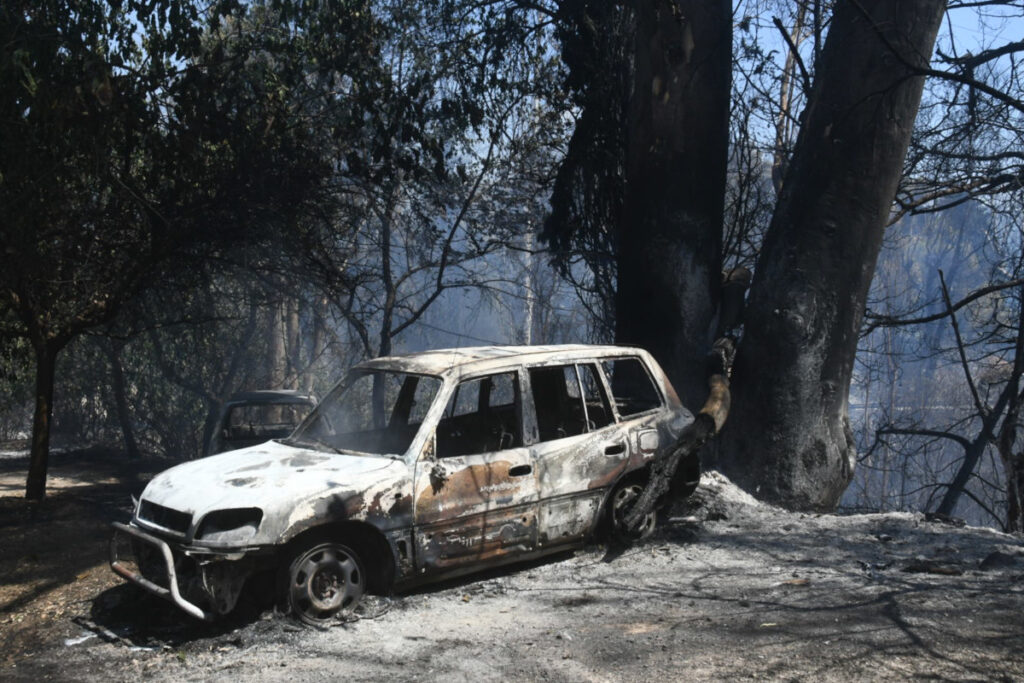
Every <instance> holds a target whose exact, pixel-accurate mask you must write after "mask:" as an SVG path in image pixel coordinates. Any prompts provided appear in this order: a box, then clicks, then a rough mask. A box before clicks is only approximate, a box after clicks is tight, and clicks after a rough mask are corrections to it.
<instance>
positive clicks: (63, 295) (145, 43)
mask: <svg viewBox="0 0 1024 683" xmlns="http://www.w3.org/2000/svg"><path fill="white" fill-rule="evenodd" d="M232 10H235V11H237V8H236V7H234V5H233V3H226V4H222V5H216V6H213V7H210V8H208V11H205V12H201V11H200V9H199V8H198V7H197V6H193V5H183V4H181V3H174V2H166V3H164V2H158V3H135V2H127V3H124V4H119V5H116V6H112V5H108V4H107V3H102V2H87V3H66V2H62V1H60V0H54V1H53V2H44V3H31V4H21V3H14V4H7V5H4V8H3V10H2V11H0V38H2V45H3V48H2V49H3V54H2V56H0V78H2V82H0V89H2V92H3V94H2V95H0V126H2V127H3V138H4V141H5V142H4V147H3V154H2V158H0V205H2V206H3V207H4V224H3V229H2V232H0V249H2V252H3V258H4V264H3V268H0V294H2V297H3V302H4V304H3V305H4V310H5V311H10V312H11V313H12V314H13V316H14V317H15V318H16V319H17V321H18V326H19V328H20V332H21V333H22V334H24V335H25V337H26V338H27V339H28V340H29V342H30V344H31V346H32V348H33V351H34V355H35V360H36V373H35V374H36V392H35V396H36V399H35V402H36V408H35V417H34V422H33V439H32V457H31V465H30V471H29V477H28V483H27V487H26V495H27V497H29V498H32V499H38V498H40V497H42V495H43V493H44V490H45V482H46V470H47V453H48V446H49V427H50V416H51V413H52V406H53V386H54V379H55V378H54V373H55V369H56V360H57V355H58V353H59V352H60V351H61V350H62V349H63V348H64V347H65V346H66V345H67V344H68V343H69V342H70V341H71V340H72V339H74V338H76V337H77V336H78V335H80V334H81V333H83V332H84V331H86V330H89V329H93V328H95V327H97V326H99V325H102V324H105V323H107V322H109V321H111V320H112V319H113V318H114V316H115V315H117V313H118V312H119V310H120V309H121V308H122V306H123V305H124V304H125V303H126V302H127V301H128V300H130V299H132V298H133V297H134V296H135V295H137V294H138V293H139V292H140V291H141V290H142V289H144V288H145V287H146V286H147V285H148V284H151V283H152V282H154V281H156V280H159V278H160V277H161V273H162V272H163V270H164V269H166V268H168V267H172V266H173V267H174V268H177V269H181V268H183V267H185V264H186V263H187V262H188V260H189V259H193V258H195V257H197V256H199V255H201V253H202V252H203V251H204V250H206V249H209V248H213V247H215V246H216V245H218V244H221V245H231V244H233V242H234V241H235V240H237V239H238V238H239V236H240V235H242V234H246V233H249V232H250V231H254V230H258V229H259V228H260V227H261V226H262V225H266V214H267V213H268V212H271V211H273V212H278V211H280V210H281V209H283V208H286V207H291V206H296V205H301V203H302V200H303V197H304V195H303V193H305V192H307V191H308V190H309V188H311V187H313V186H314V184H315V183H314V180H313V177H315V174H316V173H317V172H318V171H319V170H320V169H321V168H322V166H321V165H318V164H316V163H315V162H316V157H314V156H312V155H309V154H307V150H309V149H315V147H312V146H310V145H308V144H306V143H307V142H308V141H307V140H305V139H304V135H305V130H304V128H303V127H301V126H296V125H295V123H296V122H295V120H294V117H293V116H292V115H291V114H292V111H293V110H291V109H290V107H291V103H290V102H288V101H287V99H286V98H284V97H281V92H282V90H281V88H282V84H281V83H280V82H275V78H276V77H277V76H279V75H280V72H278V71H275V68H276V66H277V64H273V65H271V64H269V63H268V62H266V61H263V62H261V60H260V55H261V53H260V52H259V48H262V47H263V46H262V45H258V44H257V45H254V44H253V43H249V44H248V47H249V48H251V49H252V50H253V51H249V50H242V51H237V50H236V51H235V52H234V53H232V52H231V51H230V50H226V49H225V43H224V42H223V41H218V40H215V39H213V40H212V39H211V35H212V34H211V33H209V32H208V33H205V34H204V30H206V29H207V28H208V27H209V29H210V30H212V31H214V32H216V31H217V30H226V29H225V26H228V25H230V24H231V22H232V16H231V11H232ZM350 10H351V11H353V13H354V16H356V17H358V16H359V11H358V8H355V9H352V8H350ZM278 16H279V18H280V19H281V20H283V21H284V20H287V17H286V14H279V15H278ZM207 22H209V23H207ZM357 35H360V34H357ZM339 49H340V46H339ZM254 56H255V58H253V57H254ZM240 65H245V66H246V67H247V68H246V69H243V70H238V69H237V67H238V66H240ZM294 73H295V74H298V75H302V74H304V73H305V72H304V71H303V70H298V71H295V72H294ZM214 93H216V94H214Z"/></svg>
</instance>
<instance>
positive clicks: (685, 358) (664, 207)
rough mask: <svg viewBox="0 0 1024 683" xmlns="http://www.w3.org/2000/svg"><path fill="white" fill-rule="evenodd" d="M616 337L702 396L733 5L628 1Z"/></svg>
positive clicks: (717, 248) (695, 399)
mask: <svg viewBox="0 0 1024 683" xmlns="http://www.w3.org/2000/svg"><path fill="white" fill-rule="evenodd" d="M634 54H635V72H634V73H635V77H634V82H633V90H632V93H631V97H630V104H629V111H628V116H627V119H628V124H629V125H628V128H627V130H628V132H627V140H626V189H625V200H624V212H623V217H622V221H621V225H620V227H619V239H618V249H617V254H616V258H617V278H618V281H617V291H616V298H615V301H616V306H615V309H616V310H615V316H616V327H615V339H616V341H617V342H619V343H623V344H636V345H639V346H642V347H644V348H646V349H648V350H649V351H650V352H651V353H652V354H654V356H655V358H657V359H658V362H659V363H660V364H661V366H662V367H663V368H664V369H665V371H666V373H667V374H668V376H669V378H670V379H671V381H672V383H673V385H674V386H675V388H676V390H677V391H678V393H679V397H680V398H681V399H682V401H683V403H684V404H685V405H686V406H687V407H688V408H690V409H691V410H693V411H694V412H696V411H697V410H698V409H699V408H700V406H701V405H702V404H703V402H704V398H705V395H706V384H705V381H704V380H705V368H704V367H703V364H702V363H701V362H695V361H694V359H703V358H704V357H705V356H706V355H707V354H708V352H709V350H710V349H711V344H712V342H713V341H714V333H715V329H714V328H715V320H714V318H715V313H716V309H717V305H718V297H719V289H720V287H721V225H722V218H723V207H724V196H725V178H726V160H727V157H728V145H729V95H730V83H731V78H732V72H731V65H732V7H731V3H730V2H728V1H726V0H713V1H709V0H663V1H659V2H653V3H637V4H636V44H635V53H634Z"/></svg>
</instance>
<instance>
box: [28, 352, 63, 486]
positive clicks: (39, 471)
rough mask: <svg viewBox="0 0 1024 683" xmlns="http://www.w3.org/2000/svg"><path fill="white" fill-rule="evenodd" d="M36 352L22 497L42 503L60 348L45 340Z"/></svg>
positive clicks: (47, 466)
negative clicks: (26, 474)
mask: <svg viewBox="0 0 1024 683" xmlns="http://www.w3.org/2000/svg"><path fill="white" fill-rule="evenodd" d="M33 346H34V348H35V352H36V408H35V414H34V415H33V418H32V450H31V453H30V456H29V465H28V480H27V482H26V484H25V497H26V498H28V499H29V500H42V499H43V496H45V495H46V472H47V469H48V468H49V460H50V418H51V417H52V416H53V380H54V375H55V370H56V367H57V352H58V350H59V349H60V345H58V344H55V343H53V342H48V340H44V341H39V342H36V343H34V344H33Z"/></svg>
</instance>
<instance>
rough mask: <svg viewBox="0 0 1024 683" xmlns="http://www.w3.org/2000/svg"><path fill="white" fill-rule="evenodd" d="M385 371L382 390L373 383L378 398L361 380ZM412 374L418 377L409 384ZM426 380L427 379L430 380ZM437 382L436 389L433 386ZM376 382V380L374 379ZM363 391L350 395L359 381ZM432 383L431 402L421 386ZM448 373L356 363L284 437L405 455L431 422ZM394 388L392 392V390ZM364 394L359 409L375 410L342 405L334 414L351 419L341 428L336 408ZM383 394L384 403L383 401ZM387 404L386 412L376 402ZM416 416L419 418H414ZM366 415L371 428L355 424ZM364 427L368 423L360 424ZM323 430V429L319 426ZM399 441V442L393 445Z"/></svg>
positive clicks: (362, 452) (361, 452) (348, 450)
mask: <svg viewBox="0 0 1024 683" xmlns="http://www.w3.org/2000/svg"><path fill="white" fill-rule="evenodd" d="M377 376H379V377H382V378H384V381H383V382H382V383H381V385H380V386H381V392H382V393H381V394H380V396H377V393H376V392H377V389H371V393H372V394H373V396H374V398H370V396H369V395H365V394H367V390H366V387H364V386H359V385H360V381H361V380H365V378H367V377H377ZM393 378H397V379H398V380H399V381H398V382H397V383H395V382H394V381H391V382H389V379H392V380H393ZM410 379H415V380H416V381H415V382H414V383H412V384H409V381H410ZM424 380H427V381H426V382H425V381H424ZM431 384H432V385H433V387H432V391H431V390H430V388H429V386H430V385H431ZM374 385H375V386H377V385H376V383H374ZM357 386H358V388H359V389H360V390H361V391H362V393H363V394H364V396H362V397H360V396H356V395H351V396H350V392H351V391H352V390H353V388H354V387H357ZM425 386H426V387H428V388H427V389H425V391H427V392H428V396H427V397H426V398H427V400H426V405H422V403H423V402H424V396H423V395H422V393H421V391H420V388H421V387H425ZM443 387H444V379H443V378H442V377H440V376H439V375H433V374H428V373H421V372H409V371H407V370H404V369H400V368H381V367H355V368H352V369H351V370H350V371H349V372H348V373H347V374H346V376H345V378H344V379H343V380H342V381H341V382H339V383H338V384H337V385H336V386H335V387H334V388H333V389H332V390H331V391H330V392H329V393H328V394H327V396H325V397H324V399H323V400H322V401H321V402H320V403H319V404H318V405H317V406H316V408H314V409H313V411H312V412H311V413H310V414H309V415H308V416H307V417H306V419H305V420H303V421H302V422H301V423H300V424H299V425H298V427H296V428H295V431H294V432H292V434H291V436H289V437H287V438H286V439H282V440H281V443H284V444H286V445H290V446H299V447H312V448H314V449H321V450H329V451H333V452H335V453H340V454H345V455H357V456H365V457H385V458H392V459H402V458H404V456H405V455H406V454H407V453H408V452H409V449H410V448H411V447H412V446H413V445H414V444H415V443H416V440H417V437H418V436H419V435H420V434H421V433H422V431H423V428H424V425H425V424H426V423H427V416H428V414H429V412H430V409H431V408H432V407H433V405H434V404H435V403H436V402H437V400H438V397H439V396H440V395H441V394H442V393H443V391H442V389H443ZM391 392H394V395H393V396H389V395H388V394H389V393H391ZM360 398H362V400H359V406H360V408H359V410H360V411H365V410H366V408H367V407H368V408H369V409H370V414H365V412H364V414H361V415H355V414H352V411H346V410H339V411H338V412H337V414H335V415H334V416H333V417H334V418H335V419H338V418H340V419H341V420H346V421H349V423H348V426H347V427H346V428H345V429H343V430H342V431H337V430H336V428H335V427H334V426H333V425H332V422H331V411H332V410H335V409H338V408H339V406H341V407H344V406H343V404H344V403H345V402H346V401H349V402H351V401H352V400H358V399H360ZM378 399H380V400H382V401H383V403H380V404H378V403H377V401H378ZM375 405H376V406H377V408H380V407H381V406H382V407H383V410H384V411H385V413H386V414H380V413H379V410H378V409H377V408H375V407H374V406H375ZM411 417H414V418H416V419H417V420H418V421H416V422H410V421H409V419H410V418H411ZM367 419H369V420H372V421H373V423H374V424H373V426H372V428H371V429H365V428H364V429H358V430H353V429H350V428H348V427H351V426H352V424H353V423H358V422H359V421H360V420H361V421H363V422H365V421H366V420H367ZM358 426H360V427H367V426H369V425H366V424H359V425H358ZM318 430H319V431H318ZM395 444H399V445H401V447H400V448H394V447H392V446H393V445H395Z"/></svg>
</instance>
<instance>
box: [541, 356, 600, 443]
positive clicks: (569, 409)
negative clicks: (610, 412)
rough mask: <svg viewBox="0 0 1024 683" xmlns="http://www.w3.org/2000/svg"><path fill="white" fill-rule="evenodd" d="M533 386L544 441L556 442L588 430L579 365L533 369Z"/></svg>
mask: <svg viewBox="0 0 1024 683" xmlns="http://www.w3.org/2000/svg"><path fill="white" fill-rule="evenodd" d="M530 387H531V388H532V390H533V405H534V407H535V408H536V409H537V431H538V432H539V436H540V440H541V441H553V440H555V439H562V438H565V437H567V436H575V435H577V434H583V433H584V432H586V431H587V420H586V412H585V410H584V407H583V400H582V393H581V391H580V382H579V378H578V377H577V375H576V366H575V365H556V366H552V367H542V368H530Z"/></svg>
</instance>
